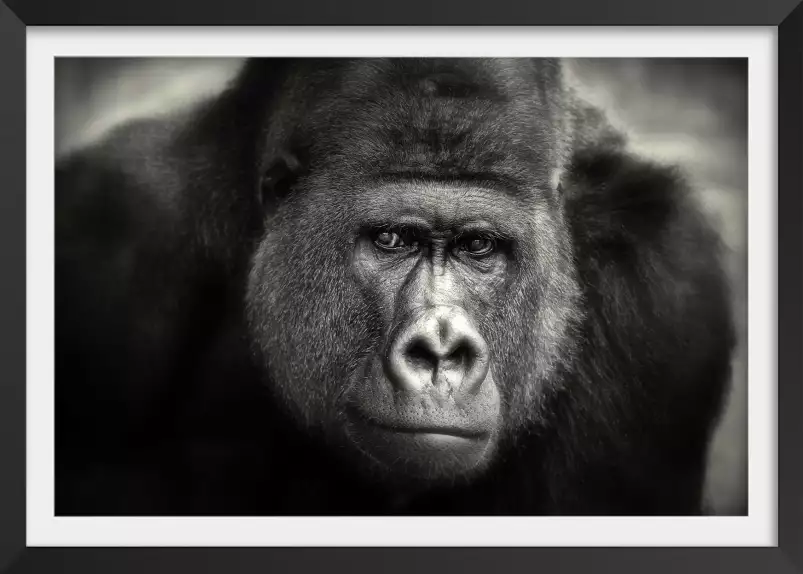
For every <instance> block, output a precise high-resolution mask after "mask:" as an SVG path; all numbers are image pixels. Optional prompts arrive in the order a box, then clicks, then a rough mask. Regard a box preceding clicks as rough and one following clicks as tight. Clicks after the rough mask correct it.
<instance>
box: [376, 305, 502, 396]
mask: <svg viewBox="0 0 803 574" xmlns="http://www.w3.org/2000/svg"><path fill="white" fill-rule="evenodd" d="M489 364H490V358H489V353H488V345H487V344H486V343H485V340H484V339H483V338H482V336H481V335H480V334H479V332H478V331H477V329H476V328H474V326H473V325H472V323H471V321H470V320H469V318H468V316H467V315H466V314H465V312H464V311H462V310H461V309H460V308H458V307H446V306H440V307H433V308H429V309H426V310H424V311H423V312H421V313H419V314H418V315H417V316H416V317H415V318H414V319H413V320H412V321H410V322H409V323H407V324H406V325H405V326H404V327H402V328H401V330H400V331H398V334H397V335H396V337H395V339H394V340H393V342H392V343H391V346H390V352H389V353H388V355H387V357H386V361H385V370H386V373H387V375H388V378H389V379H390V380H391V382H392V383H393V384H394V385H395V386H396V387H397V388H398V389H399V390H405V391H421V390H423V389H425V388H426V387H427V386H428V385H430V384H431V385H434V386H435V387H436V388H440V390H442V391H444V392H453V391H458V390H459V391H460V392H461V393H471V394H476V393H477V392H478V391H479V389H480V387H481V386H482V383H483V381H484V380H485V377H486V375H487V374H488V367H489Z"/></svg>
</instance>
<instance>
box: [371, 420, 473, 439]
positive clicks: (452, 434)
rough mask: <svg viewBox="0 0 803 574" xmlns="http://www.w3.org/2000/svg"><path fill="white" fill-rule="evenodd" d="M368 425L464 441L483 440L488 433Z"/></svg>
mask: <svg viewBox="0 0 803 574" xmlns="http://www.w3.org/2000/svg"><path fill="white" fill-rule="evenodd" d="M369 422H370V424H372V425H374V426H376V427H379V428H381V429H383V430H387V431H392V432H397V433H402V434H413V435H439V436H444V437H446V436H448V437H454V438H461V439H465V440H484V439H487V438H488V436H489V433H482V432H477V431H472V430H467V429H462V428H457V427H437V426H434V427H433V426H428V427H403V426H390V425H384V424H381V423H377V422H376V421H369Z"/></svg>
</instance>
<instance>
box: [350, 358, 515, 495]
mask: <svg viewBox="0 0 803 574" xmlns="http://www.w3.org/2000/svg"><path fill="white" fill-rule="evenodd" d="M373 371H374V376H372V377H367V378H366V379H365V381H366V382H365V383H364V384H363V385H362V388H359V387H358V388H355V389H354V392H353V393H352V398H351V400H350V402H349V406H348V407H347V409H346V414H347V417H348V426H347V428H348V434H349V437H350V439H351V440H350V441H349V442H351V444H353V445H355V446H356V447H357V449H358V450H359V451H360V452H361V453H362V454H363V455H364V456H366V457H367V458H369V459H370V460H371V461H372V462H373V463H374V464H373V466H374V467H375V468H374V471H376V472H378V473H379V474H380V475H383V476H384V477H385V478H386V479H388V480H391V481H392V480H393V479H394V478H399V479H403V480H406V481H409V480H413V481H416V482H419V483H420V482H426V483H428V484H432V483H436V484H437V483H440V482H444V481H453V480H455V479H457V478H463V479H471V478H473V477H475V476H477V475H478V474H480V473H482V471H484V470H485V469H486V468H487V466H488V463H489V462H490V461H491V460H492V459H493V456H494V454H495V453H496V444H497V440H498V437H499V432H498V427H499V424H500V423H499V420H500V400H499V394H498V393H497V391H496V385H495V383H494V380H493V376H492V375H491V373H490V372H488V373H487V375H486V376H485V378H484V380H483V382H482V384H481V385H479V386H475V387H474V388H473V389H468V390H466V389H464V388H463V387H462V386H461V387H459V388H458V389H457V390H452V388H451V387H449V386H447V385H444V384H431V383H430V384H428V385H424V386H422V388H416V389H415V390H401V391H400V390H397V389H394V387H393V385H392V384H391V383H390V382H389V381H388V379H387V378H386V377H384V376H382V373H381V371H380V370H379V368H378V366H375V367H374V369H373ZM377 371H379V372H377ZM437 382H438V381H437V380H436V383H437Z"/></svg>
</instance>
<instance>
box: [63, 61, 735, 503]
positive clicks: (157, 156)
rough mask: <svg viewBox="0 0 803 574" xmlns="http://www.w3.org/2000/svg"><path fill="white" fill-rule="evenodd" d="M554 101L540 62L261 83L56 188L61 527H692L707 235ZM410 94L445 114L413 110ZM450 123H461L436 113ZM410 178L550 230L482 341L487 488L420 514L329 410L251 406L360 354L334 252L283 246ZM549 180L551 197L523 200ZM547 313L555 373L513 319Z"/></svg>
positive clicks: (703, 385)
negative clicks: (485, 183)
mask: <svg viewBox="0 0 803 574" xmlns="http://www.w3.org/2000/svg"><path fill="white" fill-rule="evenodd" d="M534 95H535V96H534ZM560 96H561V93H560V77H559V68H558V66H556V65H555V63H554V62H549V61H535V62H532V63H529V62H527V63H522V62H513V63H511V62H502V63H494V62H492V61H487V62H479V63H478V62H471V61H460V62H459V63H455V62H446V63H438V62H428V61H424V62H421V61H405V62H395V63H386V62H378V61H377V62H370V63H367V64H366V63H365V62H363V63H361V64H357V65H354V64H350V63H345V62H341V61H338V60H328V61H311V62H307V63H303V64H299V63H298V62H293V61H284V60H273V61H266V62H257V63H255V64H253V65H251V66H248V67H246V69H245V71H244V72H243V74H242V75H241V77H240V78H239V79H238V81H237V82H236V83H235V84H234V86H233V87H232V89H230V90H229V91H227V92H226V93H225V94H224V95H223V96H221V97H220V98H219V99H217V100H214V101H212V102H209V103H208V104H204V105H203V106H201V107H200V108H199V109H197V110H192V111H191V112H190V113H189V115H187V116H186V117H181V118H174V119H173V120H171V121H165V120H159V121H156V120H154V121H145V122H138V123H136V124H132V125H128V126H124V127H122V128H120V129H119V130H118V131H117V132H115V133H114V134H112V135H111V136H110V137H109V138H108V139H107V141H104V142H103V143H102V144H99V145H97V146H95V147H93V148H92V149H90V150H86V151H84V152H82V153H81V154H80V155H77V156H75V157H72V158H69V159H68V161H66V162H64V163H63V164H61V165H60V166H59V167H58V170H57V184H56V185H57V196H56V197H57V208H56V214H57V220H56V226H57V227H56V232H57V238H56V249H57V267H56V294H57V298H56V328H57V339H56V354H57V357H56V358H57V363H56V399H57V414H56V416H57V419H56V423H57V475H56V479H57V481H56V485H57V496H56V504H57V513H58V514H118V513H126V514H194V513H199V514H216V513H227V514H263V513H264V514H327V513H343V514H371V513H420V514H429V513H472V514H485V513H509V514H578V513H580V514H693V513H697V512H700V511H701V498H702V484H703V478H704V473H705V455H706V449H707V445H708V440H709V437H710V433H711V431H712V427H713V424H714V423H715V421H716V418H717V415H718V413H719V410H720V408H721V402H722V397H723V393H724V390H725V385H726V383H727V381H728V379H729V374H730V352H731V349H732V346H733V328H732V323H731V318H730V311H729V309H730V308H729V299H728V294H727V288H726V282H725V278H724V274H723V272H722V270H721V265H720V262H719V249H720V247H719V242H718V238H717V236H716V234H715V233H714V232H713V231H712V230H711V229H710V228H709V227H708V225H707V223H706V222H705V221H704V220H703V218H702V216H701V215H700V214H699V212H698V210H697V209H696V207H695V206H694V205H693V204H692V202H691V196H690V193H689V190H688V189H687V187H686V185H685V183H684V182H683V180H682V178H681V177H680V176H679V175H678V174H677V173H676V172H675V171H674V170H672V169H668V168H665V167H662V166H657V165H652V164H649V163H647V162H645V161H643V160H641V159H637V158H634V157H632V156H630V155H629V154H628V152H627V151H626V150H625V148H624V145H623V140H622V138H621V137H620V136H619V135H618V134H615V133H614V132H612V131H610V130H608V129H607V127H605V126H604V122H602V126H603V127H602V128H599V126H594V128H595V129H594V130H591V129H589V127H590V126H589V125H587V124H590V123H592V122H593V121H600V118H599V117H598V115H597V116H596V117H595V115H594V113H593V112H591V111H588V110H585V111H581V109H580V108H579V107H575V106H576V104H575V103H574V102H572V103H571V104H570V106H571V107H570V108H566V107H565V106H564V103H565V102H566V101H570V102H571V100H570V99H568V97H569V96H568V95H567V96H566V98H567V99H565V100H561V99H560ZM419 97H420V98H421V101H429V100H427V99H426V98H429V97H435V98H436V99H437V102H446V103H443V104H442V105H441V104H440V103H437V104H433V107H431V108H428V109H427V111H426V113H424V112H418V111H416V110H417V109H418V108H416V107H415V106H417V105H419V103H420V102H419V100H418V99H417V98H419ZM466 101H472V102H474V104H472V108H471V109H472V110H473V111H472V113H471V114H464V113H460V114H455V113H453V109H452V108H451V107H450V106H451V105H452V104H453V103H454V102H458V103H460V102H466ZM455 105H457V104H455ZM461 109H464V108H461ZM427 118H432V121H430V123H429V124H427V123H426V122H425V121H424V120H426V119H427ZM418 119H420V120H422V122H423V123H421V124H420V125H418V124H416V122H417V120H418ZM436 120H437V121H436ZM433 122H435V123H433ZM433 127H434V128H435V129H433ZM578 128H580V129H578ZM592 132H593V134H594V135H593V137H592V136H589V134H590V133H592ZM564 152H565V153H564ZM411 165H414V166H416V170H415V174H413V175H414V176H415V177H434V178H438V179H450V178H451V179H454V178H458V179H459V178H461V177H464V176H465V174H467V173H476V172H478V171H483V170H485V169H486V168H487V169H488V170H489V171H493V173H494V174H495V176H499V175H500V174H501V177H502V178H503V179H504V180H505V181H506V182H518V183H519V184H521V187H522V188H531V189H542V190H543V193H545V194H546V195H545V196H544V197H545V198H546V201H548V202H549V204H550V205H551V208H550V209H551V213H552V216H551V217H550V218H549V219H548V220H547V222H546V224H545V226H543V227H542V228H539V231H538V233H539V234H540V239H541V241H540V242H539V243H538V244H537V247H534V248H533V249H535V251H533V252H532V253H530V254H528V255H527V257H525V258H524V261H525V262H526V267H525V268H524V269H523V270H522V271H521V277H524V278H529V279H527V280H526V281H525V280H524V279H522V281H523V282H522V283H521V285H522V287H521V290H520V291H516V292H512V291H511V292H510V293H509V297H508V298H506V299H505V300H504V301H500V303H499V307H498V309H496V310H495V311H494V312H493V313H491V314H490V315H489V316H488V317H487V318H486V321H485V323H484V326H485V327H486V328H487V331H488V333H489V335H488V337H489V338H490V339H491V342H490V343H489V344H490V345H491V346H492V348H494V349H495V351H496V354H497V355H498V358H497V359H496V360H497V362H498V366H497V367H496V368H497V369H498V373H500V375H499V378H500V386H501V392H502V393H503V397H504V400H505V409H506V410H505V413H506V415H505V420H504V422H503V425H504V427H505V428H504V431H505V432H506V435H505V442H504V447H505V448H503V449H502V451H501V453H500V456H499V458H498V460H497V463H496V465H495V466H494V467H493V469H492V471H491V472H490V473H489V475H488V476H487V477H485V478H483V479H480V480H478V481H474V482H472V483H470V484H469V483H464V482H462V481H458V482H456V483H455V484H454V485H451V486H449V487H440V488H437V489H433V490H430V491H427V492H425V493H419V494H416V495H415V496H413V495H409V494H394V491H392V490H391V491H390V492H389V491H388V490H387V489H386V488H385V487H384V486H383V485H382V483H381V482H380V481H376V482H374V481H372V480H370V478H366V477H365V475H363V474H361V473H355V472H354V469H353V468H352V466H351V459H349V458H348V457H341V456H338V451H339V450H340V445H339V444H338V440H334V441H333V442H332V441H330V440H329V439H330V438H331V436H332V433H335V434H336V432H335V431H332V430H331V429H328V428H327V425H335V426H336V424H337V420H338V418H337V417H338V413H335V412H331V411H332V410H336V409H337V408H339V404H338V403H337V402H336V400H335V398H334V397H335V393H336V392H337V390H336V389H330V391H331V392H330V391H327V390H326V389H325V388H323V387H319V388H315V389H310V390H309V391H307V390H305V391H304V393H307V394H308V396H307V399H306V402H304V401H301V402H300V403H297V404H291V405H290V406H291V407H293V408H291V409H289V410H288V409H285V408H283V406H284V405H283V402H282V401H277V400H276V395H277V393H271V392H269V390H277V391H278V396H282V395H283V392H284V391H283V389H285V387H283V386H282V385H288V384H289V383H286V382H283V380H292V378H293V377H306V378H307V379H309V376H308V375H309V374H310V373H314V374H315V376H316V377H319V378H320V379H321V380H322V381H323V380H325V381H327V382H328V383H330V384H332V385H335V384H336V383H337V381H338V380H339V379H338V378H337V377H338V376H341V375H342V374H343V373H344V372H347V371H348V370H349V369H352V368H353V367H354V364H355V361H356V360H357V359H358V357H356V356H355V354H356V353H358V352H360V350H363V349H362V347H360V348H359V349H358V348H357V346H358V344H359V345H370V344H372V342H375V341H376V339H377V337H381V334H380V333H374V332H372V330H371V328H370V325H371V324H374V323H375V322H374V323H372V322H371V319H372V316H371V310H370V307H366V306H365V305H364V304H362V303H360V302H359V301H358V300H357V298H356V297H357V296H356V295H351V296H349V294H348V292H347V291H344V289H346V287H345V283H344V281H345V280H344V279H343V278H342V275H343V273H342V271H343V270H342V269H341V268H340V267H338V265H332V264H331V261H337V259H332V257H336V254H335V253H334V252H332V253H327V252H325V245H324V244H323V242H322V240H320V239H317V240H316V239H313V238H311V239H310V243H309V248H307V245H306V244H302V245H300V244H299V243H298V242H295V243H293V242H291V239H292V237H294V235H293V233H295V232H298V233H300V234H301V235H302V236H303V234H304V230H300V231H299V228H298V226H301V225H307V226H308V229H310V230H320V234H321V235H325V233H324V230H328V231H327V233H330V232H331V234H335V233H336V229H335V226H336V223H333V221H336V220H337V219H338V218H339V217H342V218H346V219H347V218H348V217H349V215H350V213H349V211H348V208H347V207H346V206H348V205H349V203H348V201H349V200H348V199H347V198H348V197H350V196H349V194H351V193H352V191H353V188H352V187H351V185H352V183H353V181H357V179H354V180H353V181H352V180H349V179H348V178H358V177H360V176H363V175H366V173H367V172H368V171H369V170H382V171H394V172H400V171H404V170H406V169H409V166H411ZM556 165H561V166H563V167H564V168H565V173H564V177H563V180H562V192H561V193H562V195H561V194H559V193H556V192H554V190H553V191H551V192H550V191H549V190H548V189H546V187H547V186H546V185H545V184H546V181H547V179H548V173H547V171H548V168H549V167H552V166H556ZM315 177H318V178H319V179H317V180H316V179H315ZM321 178H323V179H321ZM316 181H317V183H316ZM323 184H326V185H323ZM316 185H317V186H318V187H315V186H316ZM315 190H318V191H315ZM321 190H327V191H328V193H329V194H330V195H329V196H324V195H321V201H320V202H318V203H315V204H314V207H313V211H312V212H306V215H303V216H302V215H300V214H301V211H300V210H299V209H298V208H297V207H294V206H298V205H299V203H298V202H299V201H303V200H304V199H305V198H306V199H309V198H311V197H313V196H312V195H304V194H313V193H319V194H321V193H322V192H321ZM299 194H301V195H299ZM327 206H329V207H327ZM358 207H359V206H355V208H358ZM327 209H328V211H327ZM516 217H517V215H516V214H511V220H515V219H516ZM519 217H520V216H519ZM305 218H306V219H305ZM266 222H267V228H266V227H265V225H266ZM271 225H273V227H271ZM327 226H329V227H327ZM330 228H331V229H330ZM272 230H273V231H274V232H275V234H276V235H275V237H274V236H271V231H272ZM277 230H282V233H281V234H279V232H278V231H277ZM291 230H296V231H295V232H294V231H291ZM314 233H318V231H314ZM314 233H313V231H311V232H310V234H314ZM268 239H270V241H268ZM282 242H286V243H287V245H286V246H285V247H281V245H282ZM282 249H283V250H282ZM316 250H317V251H320V252H316ZM322 250H323V251H322ZM538 250H542V251H541V252H539V251H538ZM543 250H546V251H543ZM547 252H548V258H550V257H551V258H554V259H555V261H557V263H554V264H552V263H550V264H547V263H544V261H545V259H544V257H543V256H544V254H545V253H547ZM269 253H273V255H272V256H270V257H273V259H269V255H268V254H269ZM539 253H540V255H539ZM281 254H284V255H285V256H286V257H285V258H284V259H282V258H281V257H280V255H281ZM288 254H290V255H288ZM326 257H329V259H327V258H326ZM252 258H253V263H252ZM277 258H278V259H277ZM268 260H270V261H271V262H272V263H271V264H270V265H269V266H268V267H267V268H265V269H264V271H263V272H260V271H259V269H260V267H259V266H260V265H263V264H264V262H265V261H268ZM276 261H280V263H275V262H276ZM281 261H284V263H281ZM322 261H330V263H328V264H324V265H321V262H322ZM555 266H557V267H555ZM252 269H253V270H254V271H252ZM260 273H261V274H260ZM545 273H546V274H547V275H546V276H550V277H554V278H555V280H554V281H551V280H550V281H548V280H542V281H540V282H539V281H538V278H539V277H540V278H543V277H545V275H544V274H545ZM249 274H250V275H251V282H252V288H251V289H250V290H247V289H246V285H247V284H248V281H249ZM255 280H256V285H255V286H254V281H255ZM573 285H578V286H579V291H577V292H576V293H575V292H574V291H573V287H572V286H573ZM247 293H248V295H247ZM292 293H295V295H293V294H292ZM273 296H275V297H278V300H277V304H276V306H275V307H272V308H270V309H269V310H270V311H271V313H273V315H274V319H275V320H274V321H268V320H267V319H266V318H265V317H263V316H262V313H263V311H262V310H261V309H262V308H261V307H260V306H259V305H260V304H262V303H259V301H265V300H267V298H269V297H273ZM288 297H295V298H294V299H292V300H290V299H288ZM249 298H250V299H249ZM255 298H256V299H257V303H255ZM301 298H303V301H305V302H306V303H304V304H299V301H301V300H302V299H301ZM247 299H248V300H247ZM282 306H285V307H286V310H285V311H284V312H285V315H288V314H290V315H292V317H291V318H292V320H288V319H287V318H286V316H285V315H282V312H283V311H282V309H283V308H284V307H282ZM556 309H564V310H565V314H564V315H565V316H564V319H565V320H566V324H565V329H566V331H565V333H566V336H562V337H559V338H558V337H557V335H556V336H555V337H556V340H555V341H553V343H554V345H553V347H554V348H553V347H549V345H550V344H551V343H550V333H545V332H544V331H539V329H538V325H539V324H540V323H539V322H538V321H541V320H542V319H537V320H532V325H534V327H533V328H530V325H531V323H530V321H531V318H532V317H542V316H543V315H544V313H547V312H548V311H550V310H556ZM249 312H250V316H251V322H250V327H249V323H248V322H246V321H245V320H244V319H245V317H246V315H248V314H249ZM494 313H495V314H494ZM280 319H281V321H280ZM279 324H283V325H284V327H283V328H284V329H287V331H285V332H279V331H277V330H276V329H277V325H279ZM352 324H353V325H354V327H349V325H352ZM329 328H332V329H337V336H334V335H333V333H331V332H329V331H328V330H327V329H329ZM260 334H261V335H260ZM260 337H262V338H260ZM255 339H256V340H255ZM268 340H270V341H272V342H271V344H270V346H271V347H272V348H264V347H265V344H263V343H264V341H268ZM313 344H316V345H318V347H308V346H305V345H313ZM283 345H284V346H286V348H282V349H279V348H278V346H283ZM539 345H541V346H540V347H539ZM300 346H303V347H300ZM254 348H255V349H254ZM300 348H303V349H309V353H308V355H307V356H306V358H303V357H299V356H298V351H299V349H300ZM366 349H367V347H366ZM538 349H540V350H538ZM254 350H256V351H257V353H256V354H255V353H253V352H252V351H254ZM294 353H295V354H294ZM291 356H295V357H296V358H297V360H298V362H297V363H292V362H290V361H289V360H287V359H286V357H291ZM328 358H336V359H337V360H328ZM302 359H303V360H302ZM338 360H340V361H341V362H338ZM266 363H267V364H269V365H270V366H271V368H270V373H266V372H265V369H264V367H261V365H265V364H266ZM305 369H306V370H305ZM296 371H297V372H296ZM278 373H281V376H277V374H278ZM534 373H537V374H534ZM266 374H267V375H268V383H269V384H268V385H267V386H266V385H264V384H263V383H264V382H265V377H266ZM270 375H272V377H271V376H270ZM291 391H292V390H287V392H291ZM292 392H295V391H292ZM316 393H317V394H316ZM327 393H328V394H327ZM285 398H286V397H285ZM290 403H292V400H290ZM299 409H300V411H301V412H297V411H298V410H299ZM316 409H317V410H316ZM319 411H320V412H319ZM320 413H324V415H325V416H326V417H329V418H328V419H327V420H324V421H323V422H321V423H320V424H319V422H318V421H319V419H320V418H321V416H322V415H320ZM300 419H306V420H304V421H300ZM299 427H300V428H301V429H303V432H299ZM321 439H323V440H321Z"/></svg>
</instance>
